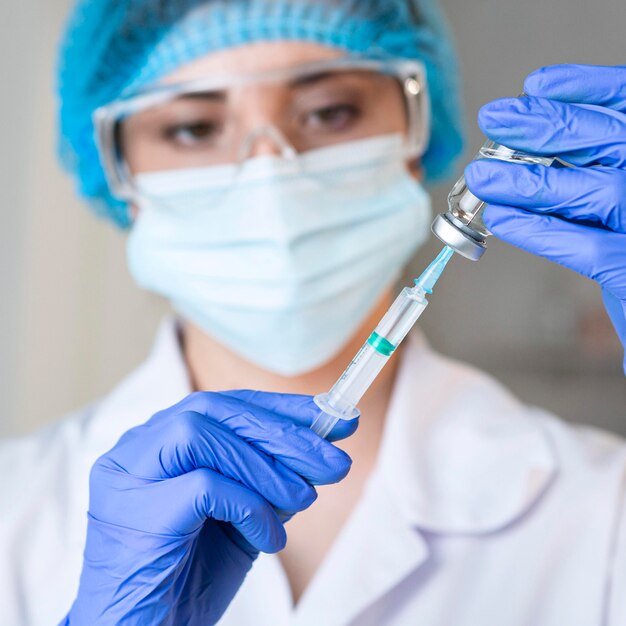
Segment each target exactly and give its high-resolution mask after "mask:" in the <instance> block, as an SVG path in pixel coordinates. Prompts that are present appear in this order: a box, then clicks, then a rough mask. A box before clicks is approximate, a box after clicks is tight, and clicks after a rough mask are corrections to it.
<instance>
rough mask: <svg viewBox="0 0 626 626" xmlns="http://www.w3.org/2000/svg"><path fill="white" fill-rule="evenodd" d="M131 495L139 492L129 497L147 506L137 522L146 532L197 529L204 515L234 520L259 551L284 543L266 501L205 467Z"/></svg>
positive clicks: (176, 532) (279, 525) (274, 549)
mask: <svg viewBox="0 0 626 626" xmlns="http://www.w3.org/2000/svg"><path fill="white" fill-rule="evenodd" d="M133 495H134V496H135V495H136V497H137V500H135V497H133V502H134V504H135V506H140V507H141V508H142V509H143V511H144V512H145V514H144V521H143V525H142V528H141V530H143V531H145V532H154V533H158V534H166V533H168V526H169V530H170V532H172V534H173V535H185V534H189V533H193V532H196V531H197V530H199V529H200V528H201V526H202V525H203V524H204V522H205V521H206V520H207V519H214V520H218V521H221V522H227V523H230V524H232V525H233V526H234V527H235V528H236V529H237V530H238V531H239V532H240V533H241V534H242V535H243V537H244V539H245V540H246V541H248V542H249V543H250V544H251V545H252V546H253V547H254V548H256V549H257V550H260V551H262V552H278V551H279V550H282V549H283V548H284V547H285V543H286V540H287V538H286V534H285V529H284V527H283V524H282V523H281V521H280V520H279V517H278V514H277V513H276V512H275V511H274V509H273V508H272V506H271V505H270V503H269V502H267V500H265V499H264V498H263V497H262V496H260V495H259V494H258V493H256V492H255V491H252V490H250V489H248V488H247V487H245V486H244V485H241V484H239V483H237V482H236V481H234V480H231V479H229V478H227V477H225V476H223V475H221V474H218V473H216V472H214V471H211V470H209V469H198V470H194V471H193V472H189V473H187V474H183V475H182V476H177V477H176V478H172V479H170V480H165V481H161V482H160V483H157V484H155V485H154V486H153V487H151V488H150V489H149V490H146V489H143V490H139V491H138V492H136V494H133ZM155 504H156V506H155ZM164 505H166V506H164ZM157 508H158V510H155V509H157Z"/></svg>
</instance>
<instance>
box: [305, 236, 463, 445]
mask: <svg viewBox="0 0 626 626" xmlns="http://www.w3.org/2000/svg"><path fill="white" fill-rule="evenodd" d="M453 254H454V250H452V248H450V247H448V246H446V247H444V249H443V250H442V251H441V252H440V253H439V255H438V256H437V257H436V258H435V260H434V261H433V262H432V263H431V264H430V265H429V266H428V268H427V269H426V270H425V271H424V272H423V273H422V275H421V276H420V277H419V278H417V279H416V280H415V286H413V287H405V288H404V289H403V290H402V291H401V292H400V295H398V297H397V298H396V300H395V301H394V302H393V304H392V305H391V307H389V310H388V311H387V313H385V315H384V316H383V318H382V319H381V321H380V322H379V324H378V326H376V328H375V329H374V332H373V333H372V334H371V335H370V337H369V339H368V340H367V341H366V342H365V343H364V344H363V347H362V348H361V349H360V350H359V351H358V352H357V355H356V356H355V357H354V358H353V359H352V361H351V362H350V365H348V367H347V368H346V369H345V371H344V372H343V374H342V375H341V376H340V377H339V379H338V380H337V382H336V383H335V384H334V385H333V387H332V389H331V390H330V391H329V392H328V393H322V394H319V395H317V396H315V398H314V400H315V404H317V406H318V407H319V408H320V409H321V412H320V414H319V415H318V416H317V418H316V419H315V421H314V422H313V424H312V426H311V428H312V430H313V431H314V432H316V433H317V434H318V435H320V437H326V436H327V435H328V433H330V431H331V430H332V429H333V427H334V426H335V424H336V423H337V422H338V421H339V420H351V419H354V418H355V417H358V415H359V410H358V409H357V404H358V403H359V401H360V400H361V398H362V397H363V395H364V394H365V392H366V391H367V390H368V389H369V387H370V385H371V384H372V383H373V382H374V380H375V379H376V377H377V376H378V374H379V373H380V371H381V370H382V369H383V367H384V366H385V364H386V363H387V361H388V360H389V358H390V357H391V355H392V354H393V353H394V352H395V350H396V349H397V347H398V346H399V345H400V342H401V341H402V340H403V339H404V338H405V337H406V335H407V333H408V332H409V330H411V328H412V327H413V324H415V322H416V321H417V320H418V319H419V317H420V316H421V315H422V313H423V312H424V309H425V308H426V307H427V306H428V301H427V300H426V294H431V293H432V292H433V287H434V286H435V283H436V282H437V280H438V279H439V277H440V276H441V273H442V272H443V270H444V268H445V266H446V265H447V263H448V261H449V260H450V259H451V258H452V255H453Z"/></svg>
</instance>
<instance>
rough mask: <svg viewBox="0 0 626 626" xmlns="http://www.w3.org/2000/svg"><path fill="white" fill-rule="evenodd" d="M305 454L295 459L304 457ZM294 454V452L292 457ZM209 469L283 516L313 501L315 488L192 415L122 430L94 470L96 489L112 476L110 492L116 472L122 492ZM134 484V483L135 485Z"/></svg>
mask: <svg viewBox="0 0 626 626" xmlns="http://www.w3.org/2000/svg"><path fill="white" fill-rule="evenodd" d="M307 452H308V451H307V450H302V451H301V454H302V455H303V456H306V454H307ZM294 454H295V453H294ZM201 468H206V469H211V470H213V471H215V472H218V473H220V474H222V475H223V476H225V477H226V478H229V479H231V480H235V481H237V482H238V483H241V484H242V485H244V486H246V487H248V488H249V489H251V490H253V491H256V492H258V493H259V494H260V495H262V496H263V497H264V498H265V499H266V500H267V501H268V502H270V503H271V504H272V505H273V506H274V507H276V508H277V509H280V510H282V511H286V512H288V513H295V512H297V511H301V510H303V509H305V508H307V507H308V506H310V505H311V503H312V502H314V501H315V499H316V497H317V494H316V492H315V489H314V488H313V487H311V485H310V484H309V483H308V482H307V480H305V479H304V478H302V477H301V476H300V475H299V474H298V473H297V472H295V471H293V470H292V469H290V468H289V467H286V466H285V465H284V464H282V463H280V462H279V461H278V460H277V459H275V458H272V457H271V456H268V455H267V454H265V453H264V452H263V451H262V450H259V449H258V448H255V447H254V446H251V445H249V444H248V443H246V442H245V441H244V440H243V439H241V438H240V437H238V436H237V435H236V434H235V433H234V432H232V431H231V430H230V429H229V428H227V427H226V426H224V425H222V424H220V423H219V422H217V421H215V420H212V419H209V418H207V417H206V416H205V415H202V414H200V413H195V412H193V411H183V412H181V413H178V414H175V415H171V416H170V418H169V419H168V420H163V421H159V422H156V423H150V422H148V423H147V424H146V425H144V426H139V427H137V428H134V429H131V430H130V431H128V432H127V433H126V434H125V435H124V436H123V437H122V438H121V439H120V441H119V443H118V444H117V445H116V446H115V447H114V448H113V450H111V451H110V452H108V453H107V454H105V455H104V456H103V457H101V458H100V459H98V461H97V462H96V465H95V466H94V471H97V470H98V469H102V470H104V471H103V472H102V473H101V475H100V478H99V482H100V486H102V483H103V482H104V481H106V480H107V476H106V473H105V472H106V471H107V470H109V471H110V472H111V474H112V476H111V480H110V483H109V485H108V486H109V487H110V488H111V489H114V488H116V485H117V484H119V482H120V477H119V473H120V470H122V471H123V472H124V473H125V474H126V475H125V476H124V477H123V480H122V483H123V484H124V485H126V487H127V488H135V487H141V486H142V484H141V481H148V482H149V481H158V480H165V479H171V478H173V477H175V476H180V475H183V474H186V473H189V472H192V471H194V470H196V469H201ZM137 481H139V483H137Z"/></svg>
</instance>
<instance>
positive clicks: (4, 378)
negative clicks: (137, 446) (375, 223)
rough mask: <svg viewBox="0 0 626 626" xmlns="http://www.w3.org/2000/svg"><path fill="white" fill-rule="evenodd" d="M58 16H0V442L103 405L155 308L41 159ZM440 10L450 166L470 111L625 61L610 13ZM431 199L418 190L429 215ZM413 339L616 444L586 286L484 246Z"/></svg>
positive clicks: (623, 10)
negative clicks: (449, 84) (557, 75)
mask: <svg viewBox="0 0 626 626" xmlns="http://www.w3.org/2000/svg"><path fill="white" fill-rule="evenodd" d="M69 5H70V1H69V0H45V1H44V0H21V1H20V2H19V3H6V2H5V3H0V34H1V37H0V52H1V54H0V70H1V76H2V79H3V81H2V84H3V89H2V97H1V98H0V120H1V127H2V144H1V145H0V165H1V167H0V201H1V203H2V205H1V215H2V228H1V229H0V238H1V240H0V285H1V286H2V291H3V295H4V297H3V298H0V322H1V323H0V345H1V346H2V358H1V359H0V436H7V435H15V434H21V433H26V432H29V431H32V430H33V429H35V428H37V427H39V426H41V425H44V424H46V423H48V422H50V421H51V420H53V419H56V418H57V417H59V416H61V415H62V414H64V413H65V412H67V411H69V410H71V409H74V408H77V407H80V406H81V405H83V404H85V403H88V402H90V401H92V400H93V399H94V398H97V397H98V396H99V395H101V394H103V393H106V391H107V390H109V389H110V388H111V387H112V386H113V385H114V384H115V383H116V382H117V381H119V380H120V379H121V378H122V377H123V376H124V375H125V374H126V373H127V372H128V371H129V370H130V369H131V368H132V367H134V366H135V365H136V364H138V363H139V362H140V361H141V360H142V359H143V358H144V356H145V355H146V353H147V351H148V350H149V346H150V343H151V340H152V336H153V334H154V331H155V329H156V326H157V324H158V320H159V318H160V317H161V315H162V313H163V310H164V307H163V305H162V304H160V303H159V302H158V301H157V300H156V299H154V298H152V297H151V296H149V295H147V294H143V293H141V292H139V291H138V290H137V289H135V288H134V286H133V284H132V282H131V280H130V278H129V276H128V274H127V271H126V268H125V253H124V237H123V235H121V234H120V233H118V232H116V231H115V230H114V229H113V228H112V227H110V226H108V225H107V224H105V223H102V222H99V221H98V220H96V219H94V218H92V216H91V215H89V214H88V212H87V211H86V210H85V208H84V207H83V206H82V205H81V203H80V201H79V200H77V199H76V198H75V196H74V193H73V189H72V184H71V182H70V181H69V180H68V179H67V178H65V176H64V175H63V174H62V173H61V172H60V170H59V168H58V166H57V164H56V161H55V139H54V124H55V120H54V110H55V101H54V97H53V67H54V58H55V49H56V45H57V42H58V37H59V33H60V30H61V25H62V22H63V18H64V16H65V14H66V12H67V10H68V8H69ZM443 5H444V6H445V8H446V10H447V12H448V15H449V18H450V21H451V24H452V27H453V29H454V32H455V34H456V37H457V42H458V44H457V45H458V50H459V53H460V57H461V60H462V69H463V73H464V80H463V87H464V96H465V102H466V110H467V120H468V129H469V137H468V150H467V154H466V158H469V157H471V156H472V155H473V153H474V152H475V151H476V149H477V148H478V147H479V145H480V144H481V143H482V139H481V136H480V133H479V131H478V130H477V128H476V124H475V118H476V113H477V111H478V109H479V107H480V106H481V105H482V104H483V103H484V102H487V101H488V100H490V99H493V98H496V97H500V96H504V95H515V94H517V93H518V92H519V91H520V89H521V85H522V82H523V78H524V76H525V75H526V74H527V73H528V72H530V71H532V70H533V69H534V68H536V67H538V66H541V65H544V64H550V63H561V62H585V63H594V64H623V63H624V62H625V61H626V43H625V42H624V36H623V31H624V25H625V24H626V5H624V1H623V0H596V1H595V2H593V3H592V2H589V1H588V0H586V1H582V0H551V2H550V3H545V2H530V3H529V2H525V3H521V2H514V1H513V0H464V1H463V2H460V1H459V0H456V1H455V0H443ZM446 192H447V188H446V186H443V187H441V188H440V189H436V190H434V197H435V203H434V204H435V209H436V210H443V209H444V208H445V195H446ZM437 248H438V245H437V243H435V242H431V243H430V244H429V245H428V246H427V247H426V248H425V249H424V250H423V251H422V252H421V254H420V255H419V258H418V259H417V260H416V262H415V264H414V267H415V268H416V269H417V268H418V267H420V266H421V265H423V264H424V263H425V262H426V261H427V260H429V257H430V256H432V254H433V253H435V252H436V250H437ZM423 327H424V329H425V330H426V333H427V335H428V337H429V340H430V341H431V343H432V344H433V345H434V346H435V347H436V348H437V349H439V350H441V351H443V352H445V353H446V354H448V355H451V356H454V357H456V358H460V359H464V360H467V361H469V362H472V363H474V364H476V365H477V366H479V367H481V368H484V369H486V370H488V371H489V372H491V373H492V374H493V375H495V376H496V377H497V378H499V379H500V380H502V381H503V382H505V383H506V384H507V385H509V386H510V387H511V388H512V389H513V390H514V391H515V392H516V393H517V394H518V395H519V396H521V397H522V398H524V399H525V400H526V401H527V402H529V403H532V404H537V405H541V406H544V407H547V408H549V409H550V410H552V411H554V412H556V413H558V414H560V415H562V416H563V417H565V418H567V419H570V420H572V421H579V422H585V423H590V424H593V425H597V426H600V427H603V428H608V429H611V430H613V431H616V432H619V433H621V434H624V435H626V382H625V380H624V377H623V374H622V373H621V357H622V352H621V347H620V345H619V342H618V341H617V339H616V337H615V335H614V334H613V332H612V330H611V327H610V325H609V322H608V319H607V318H606V316H605V314H604V312H603V309H602V305H601V301H600V294H599V290H598V288H596V286H595V285H594V284H592V283H590V282H588V281H586V280H584V279H582V278H580V277H578V276H575V275H574V274H571V273H569V272H567V271H566V270H563V269H562V268H559V267H557V266H554V265H551V264H549V263H548V262H546V261H543V260H541V259H536V258H532V257H530V256H529V255H526V254H524V253H522V252H520V251H518V250H515V249H513V248H511V247H509V246H506V245H504V244H501V243H499V242H496V241H491V242H490V245H489V250H488V254H486V256H485V258H484V259H483V260H481V261H480V263H478V264H473V263H471V262H469V261H468V262H465V261H464V260H462V259H460V258H459V259H456V260H455V261H454V263H452V264H451V266H450V268H449V270H448V271H447V275H446V276H445V280H443V281H442V283H441V287H440V288H439V289H438V292H437V294H436V297H435V298H433V300H432V304H431V306H430V308H429V310H428V313H427V315H426V316H425V317H424V323H423Z"/></svg>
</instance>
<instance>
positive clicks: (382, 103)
mask: <svg viewBox="0 0 626 626" xmlns="http://www.w3.org/2000/svg"><path fill="white" fill-rule="evenodd" d="M268 95H271V97H268ZM94 124H95V128H96V140H97V144H98V150H99V153H100V158H101V161H102V164H103V166H104V169H105V174H106V177H107V181H108V184H109V187H110V189H111V192H112V193H113V195H115V196H116V197H118V198H120V199H123V200H132V199H133V198H134V197H136V193H135V187H134V177H135V176H136V175H139V174H144V173H152V172H162V171H172V170H181V169H193V168H205V167H211V166H232V165H237V164H242V163H243V162H245V161H246V160H247V159H249V158H250V157H252V156H255V154H257V152H256V151H257V150H258V149H259V143H260V142H262V143H263V144H264V145H265V146H267V143H268V142H269V143H270V144H272V152H273V153H274V154H280V155H282V156H283V157H285V158H288V159H293V160H296V161H297V160H298V158H299V156H300V155H306V153H307V152H310V151H314V150H317V149H320V148H327V147H330V146H333V145H336V144H341V143H346V142H352V141H358V140H361V139H368V138H370V137H375V136H379V135H385V134H390V133H398V132H402V133H403V134H404V136H405V140H406V157H407V159H411V158H418V157H420V156H421V155H422V154H423V152H424V150H425V149H426V147H427V144H428V140H429V130H430V102H429V98H428V90H427V82H426V74H425V69H424V66H423V65H422V63H420V62H419V61H415V60H408V59H392V60H373V59H365V58H354V57H341V58H338V59H333V60H331V61H323V62H316V63H308V64H300V65H296V66H291V67H287V68H284V69H276V70H270V71H265V72H256V73H250V74H228V75H212V76H210V77H206V78H200V79H196V80H193V81H187V82H184V83H176V84H167V83H160V84H158V85H156V86H155V85H153V86H152V87H149V88H146V89H143V90H142V91H139V92H135V93H133V94H129V95H127V96H124V97H122V98H120V99H118V100H116V101H114V102H112V103H111V104H108V105H106V106H103V107H101V108H99V109H97V110H96V111H95V112H94ZM302 161H303V162H305V161H306V159H302Z"/></svg>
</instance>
